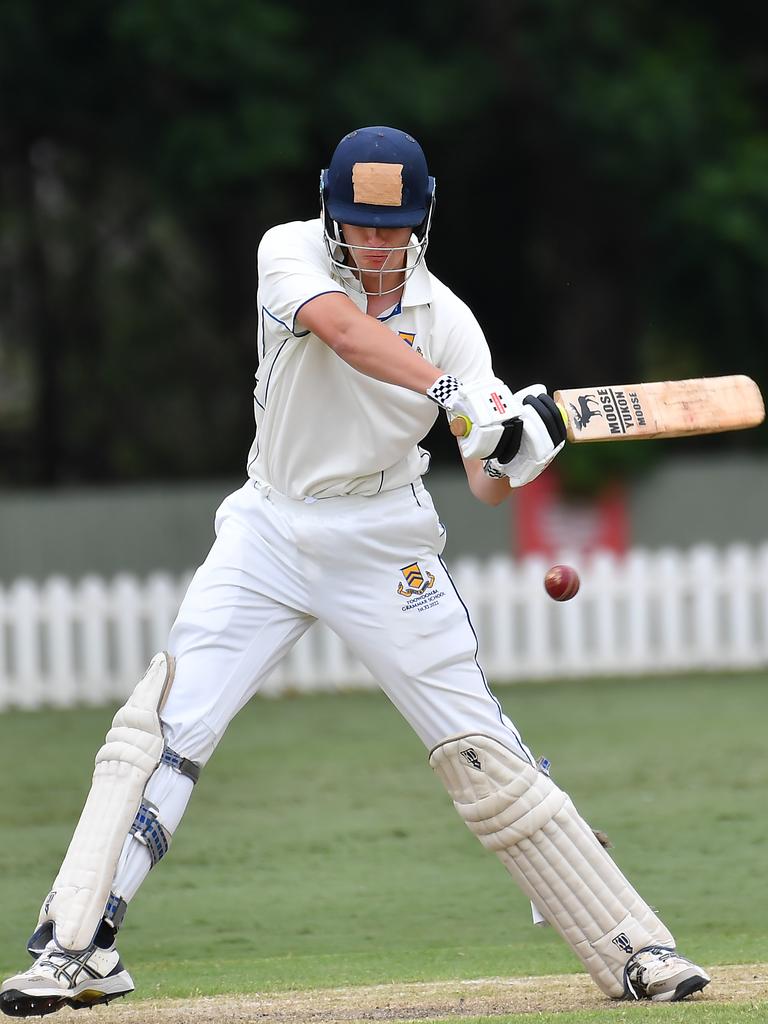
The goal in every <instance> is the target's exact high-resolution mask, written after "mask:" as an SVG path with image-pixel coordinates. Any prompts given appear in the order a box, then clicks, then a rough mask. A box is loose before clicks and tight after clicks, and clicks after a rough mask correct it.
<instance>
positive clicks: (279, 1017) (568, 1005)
mask: <svg viewBox="0 0 768 1024" xmlns="http://www.w3.org/2000/svg"><path fill="white" fill-rule="evenodd" d="M710 973H711V975H712V984H711V985H709V986H708V987H707V988H706V989H705V990H704V991H703V992H701V993H699V994H697V995H695V996H694V997H693V998H692V999H691V1000H689V1002H712V1003H756V1002H759V1001H761V1000H768V964H759V963H758V964H732V965H725V966H720V967H713V968H712V969H711V971H710ZM616 1005H617V1004H616V1003H615V1002H614V1001H613V1000H610V999H608V998H607V997H605V996H603V995H602V994H601V993H600V992H599V990H598V989H597V988H596V987H595V986H594V984H593V983H592V982H591V981H590V980H589V978H588V977H587V976H586V975H585V974H560V975H545V976H542V977H527V978H481V979H478V980H471V981H436V982H410V983H406V984H398V983H393V984H389V985H366V986H359V987H358V986H355V987H349V988H328V989H315V990H312V991H303V992H272V993H264V994H259V993H252V994H250V995H236V996H232V995H221V996H204V997H190V998H188V999H162V1000H157V999H155V1000H147V999H133V1000H132V1001H131V1002H122V1001H119V1002H118V1001H115V1002H113V1003H112V1004H111V1005H110V1006H106V1007H104V1006H99V1007H95V1008H94V1013H93V1014H92V1015H89V1024H98V1022H99V1021H100V1020H103V1021H104V1022H105V1024H207V1022H209V1021H216V1024H273V1022H274V1024H363V1022H366V1024H367V1022H370V1021H403V1022H405V1021H419V1020H426V1019H434V1018H441V1017H445V1018H449V1019H450V1020H456V1021H461V1019H462V1018H465V1017H481V1016H488V1017H493V1016H498V1017H499V1018H509V1017H510V1016H511V1015H513V1014H526V1013H530V1014H536V1013H545V1012H546V1013H556V1012H558V1011H559V1012H564V1011H567V1010H599V1009H608V1008H609V1007H611V1006H616ZM56 1019H57V1021H64V1020H67V1021H70V1020H72V1021H74V1020H77V1021H80V1022H82V1015H81V1014H80V1015H78V1016H77V1017H75V1011H74V1010H63V1011H60V1013H58V1014H57V1015H56Z"/></svg>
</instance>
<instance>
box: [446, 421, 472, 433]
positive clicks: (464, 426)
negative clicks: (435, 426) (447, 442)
mask: <svg viewBox="0 0 768 1024" xmlns="http://www.w3.org/2000/svg"><path fill="white" fill-rule="evenodd" d="M449 426H450V429H451V433H452V434H453V436H454V437H466V436H467V434H468V433H469V432H470V430H471V429H472V420H471V419H470V418H469V416H455V417H454V418H453V419H452V420H451V422H450V424H449Z"/></svg>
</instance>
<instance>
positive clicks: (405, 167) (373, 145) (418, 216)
mask: <svg viewBox="0 0 768 1024" xmlns="http://www.w3.org/2000/svg"><path fill="white" fill-rule="evenodd" d="M434 203H435V179H434V178H432V177H431V176H430V175H429V174H428V173H427V162H426V159H425V157H424V153H423V151H422V149H421V146H420V145H419V144H418V142H416V140H415V139H414V138H412V137H411V136H410V135H406V133H405V132H401V131H398V130H397V129H396V128H386V127H383V126H380V127H374V128H360V129H358V130H357V131H354V132H350V134H349V135H346V136H345V137H344V138H343V139H342V140H341V142H340V143H339V144H338V146H337V147H336V150H335V152H334V154H333V157H332V158H331V163H330V165H329V166H328V168H327V169H326V170H324V171H322V172H321V174H320V206H321V213H322V219H323V229H324V236H325V245H326V249H327V250H328V256H329V258H330V260H331V262H332V264H333V265H334V266H335V267H336V268H337V269H339V270H341V269H349V268H350V266H351V265H356V261H354V250H355V249H356V248H360V247H359V246H353V245H350V244H349V243H348V242H346V241H345V239H344V235H343V231H342V227H341V225H342V224H354V225H356V226H360V227H376V228H403V227H410V228H413V236H412V239H411V242H410V243H409V244H408V245H406V246H398V247H387V248H382V249H381V250H380V251H381V252H383V253H391V254H392V255H393V258H394V256H395V254H398V253H404V254H405V261H404V263H405V268H404V269H403V267H400V268H395V269H391V270H389V269H384V268H383V267H382V268H381V269H380V270H379V271H377V272H375V273H378V275H379V288H378V290H377V292H376V294H379V295H385V294H387V293H388V292H393V291H397V290H398V288H399V287H400V285H401V284H402V283H403V278H402V275H403V273H405V279H406V280H407V279H408V277H410V275H411V274H412V273H413V271H414V270H415V269H416V267H417V266H418V265H419V263H421V261H422V260H423V258H424V254H425V253H426V251H427V244H428V242H429V229H430V227H431V223H432V210H433V208H434ZM365 248H366V251H375V250H374V249H373V248H372V247H370V246H366V247H365ZM350 258H352V259H353V264H350ZM397 262H399V261H397ZM393 279H394V280H395V283H394V284H393V285H392V286H391V287H385V284H386V283H389V282H390V281H392V280H393Z"/></svg>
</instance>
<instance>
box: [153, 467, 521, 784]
mask: <svg viewBox="0 0 768 1024" xmlns="http://www.w3.org/2000/svg"><path fill="white" fill-rule="evenodd" d="M444 544H445V530H444V528H443V527H442V525H441V524H440V521H439V519H438V517H437V514H436V513H435V509H434V506H433V504H432V499H431V497H430V495H429V493H428V491H427V490H426V488H425V487H424V485H423V484H422V483H421V481H419V482H418V483H415V484H412V485H411V484H409V485H407V486H405V487H399V488H397V489H395V490H391V491H386V492H384V493H382V494H378V495H375V496H372V497H357V496H344V497H338V498H324V499H320V500H315V501H311V500H310V501H296V500H293V499H290V498H286V497H284V496H283V495H280V494H278V493H277V492H275V491H274V490H272V489H270V488H269V487H268V486H267V485H263V484H257V483H255V482H254V481H251V480H249V481H248V483H246V484H245V485H244V486H243V487H242V488H240V490H238V491H235V492H234V494H231V495H230V496H229V497H228V498H226V499H225V501H224V502H223V503H222V505H221V507H220V508H219V510H218V512H217V514H216V540H215V542H214V544H213V547H212V548H211V551H210V553H209V555H208V557H207V559H206V560H205V562H204V563H203V565H202V566H201V567H200V568H199V569H198V571H197V572H196V573H195V576H194V578H193V579H192V582H191V584H190V586H189V590H188V591H187V594H186V596H185V598H184V601H183V603H182V605H181V608H180V610H179V614H178V618H177V619H176V622H175V624H174V626H173V629H172V631H171V636H170V641H169V648H170V652H171V653H172V654H173V655H174V657H175V658H176V675H175V680H174V683H173V686H172V688H171V692H170V695H169V697H168V700H167V703H166V705H165V707H164V708H163V712H162V719H163V725H164V732H165V736H166V741H167V743H168V744H169V746H170V747H171V748H172V749H173V750H175V751H176V752H177V753H179V754H181V755H182V756H184V757H188V758H191V759H192V760H194V761H197V762H199V763H201V764H204V763H205V762H206V761H207V760H208V758H209V757H210V755H211V754H212V753H213V751H214V749H215V747H216V745H217V743H218V742H219V740H220V739H221V737H222V736H223V734H224V732H225V730H226V728H227V726H228V725H229V723H230V721H231V720H232V718H233V717H234V716H235V715H236V714H237V712H238V711H239V710H240V709H241V708H242V707H243V706H244V705H245V704H246V703H247V702H248V700H249V699H250V698H251V697H252V696H253V695H254V694H255V693H256V692H257V691H258V689H259V686H260V685H261V683H262V681H263V680H264V679H265V678H266V677H267V676H268V675H269V673H270V672H271V671H272V669H274V668H275V666H276V665H277V664H278V662H279V661H280V659H281V658H282V657H283V656H284V655H285V654H286V653H287V652H288V651H289V650H290V649H291V647H292V646H293V644H294V643H295V642H296V641H297V640H298V639H299V637H300V636H301V635H302V634H303V633H304V632H305V631H306V630H307V629H308V628H309V626H311V625H312V624H313V623H314V622H315V621H316V620H318V619H320V620H321V621H322V622H324V623H326V624H327V625H328V626H330V627H331V629H333V630H334V631H335V632H336V633H337V634H338V635H339V636H340V637H341V639H342V640H343V641H344V642H345V643H346V644H347V645H348V647H349V648H350V649H351V650H352V652H353V653H354V654H355V655H356V657H357V658H359V660H360V661H361V662H362V663H363V664H364V665H365V666H366V667H367V668H368V670H369V671H370V672H371V674H372V675H373V676H374V678H375V679H376V680H377V681H378V683H379V685H380V686H381V688H382V690H383V691H384V692H385V693H386V695H387V696H388V697H389V699H390V700H391V701H392V703H393V704H394V705H395V707H396V708H398V710H399V711H400V712H401V713H402V715H403V716H404V717H405V719H406V720H407V721H408V722H409V723H410V724H411V726H412V727H413V729H414V730H415V731H416V733H417V734H418V736H419V737H420V738H421V740H422V741H423V743H424V744H425V746H426V747H427V748H428V749H431V748H432V747H434V746H435V745H436V744H437V743H440V742H441V741H443V740H445V739H446V738H447V737H449V736H456V735H460V734H464V733H481V734H484V735H486V736H492V737H494V738H496V739H498V740H500V741H501V742H502V743H505V744H506V745H507V746H510V747H512V748H513V749H515V750H516V751H518V752H519V753H520V755H521V756H522V757H524V758H525V759H526V760H528V761H531V762H532V760H533V759H532V757H531V754H530V752H529V751H528V749H527V748H526V747H525V746H524V745H523V743H522V741H521V739H520V736H519V734H518V732H517V730H516V728H515V726H514V725H513V724H512V722H511V721H510V720H509V719H508V718H507V717H506V715H504V714H503V712H502V710H501V708H500V706H499V704H498V702H497V700H496V698H495V697H494V696H493V694H492V693H491V691H490V689H489V688H488V684H487V682H486V679H485V676H484V675H483V672H482V669H481V668H480V666H479V664H478V662H477V660H476V655H477V638H476V636H475V631H474V629H473V627H472V623H471V622H470V619H469V615H468V612H467V609H466V607H465V606H464V604H463V602H462V600H461V597H460V596H459V594H458V592H457V590H456V588H455V586H454V584H453V581H452V580H451V578H450V576H449V575H448V571H447V569H446V567H445V565H444V564H443V562H442V560H441V558H440V554H441V552H442V550H443V547H444Z"/></svg>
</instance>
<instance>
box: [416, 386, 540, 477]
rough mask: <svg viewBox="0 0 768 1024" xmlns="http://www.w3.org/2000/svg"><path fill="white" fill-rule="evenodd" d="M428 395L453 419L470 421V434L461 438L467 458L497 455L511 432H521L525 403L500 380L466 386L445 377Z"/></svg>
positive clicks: (432, 387)
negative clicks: (518, 418)
mask: <svg viewBox="0 0 768 1024" xmlns="http://www.w3.org/2000/svg"><path fill="white" fill-rule="evenodd" d="M426 394H427V397H428V398H431V399H432V401H433V402H436V403H437V404H438V405H439V406H440V407H441V408H443V409H445V411H446V412H447V413H448V416H449V418H450V419H455V418H456V417H459V416H461V417H464V418H465V419H466V420H467V424H468V427H469V430H468V432H467V433H466V434H465V435H464V437H460V438H458V439H457V440H458V442H459V449H460V451H461V454H462V455H463V456H464V458H465V459H486V458H488V457H489V456H490V455H495V454H496V450H497V448H499V446H500V444H501V443H502V441H503V440H505V439H506V438H508V437H509V435H510V432H511V431H514V432H515V433H516V432H517V431H519V430H520V426H519V424H518V423H517V422H516V420H517V417H519V416H521V415H522V412H523V406H522V404H521V401H520V399H518V398H516V397H515V396H514V395H513V394H512V392H511V391H510V390H509V388H508V387H507V385H506V384H505V383H504V382H503V381H501V380H499V378H498V377H489V378H487V379H486V380H481V381H470V382H469V383H467V384H463V383H462V382H461V381H459V380H458V379H457V378H456V377H451V376H450V375H449V374H444V375H443V376H442V377H438V379H437V380H436V381H435V383H434V384H433V385H432V386H431V387H429V388H427V392H426ZM515 450H516V446H515Z"/></svg>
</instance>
